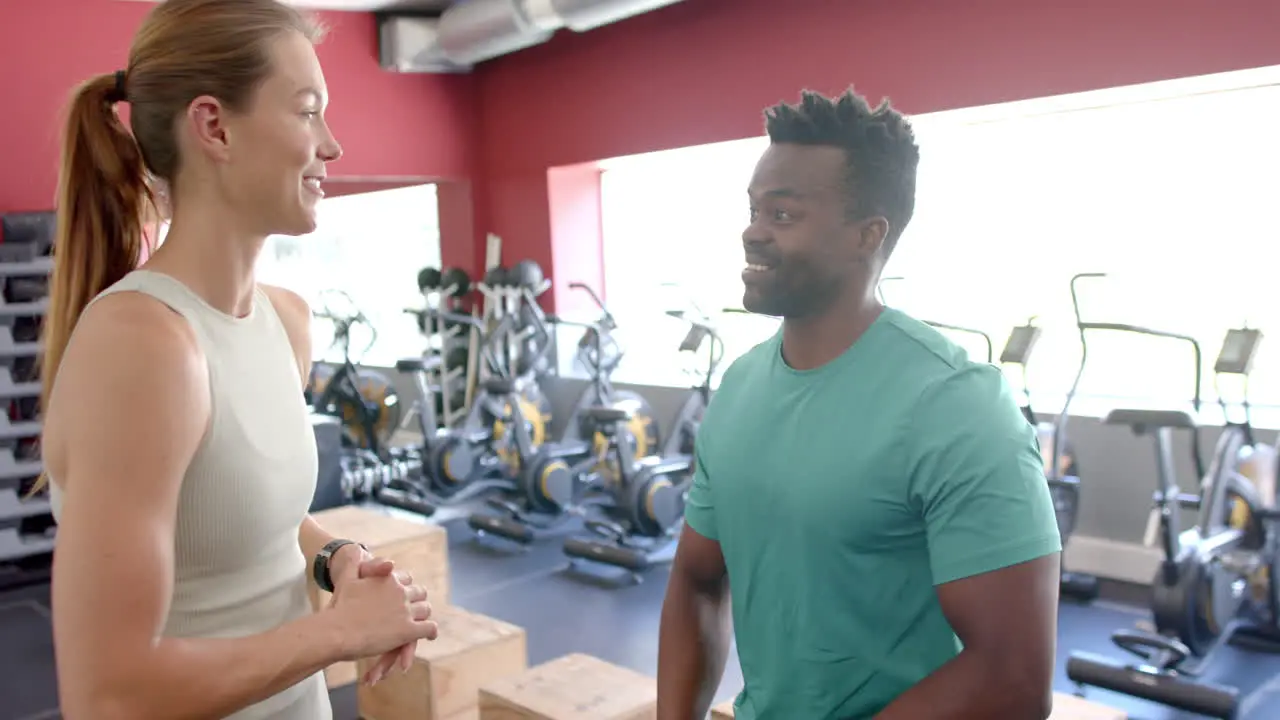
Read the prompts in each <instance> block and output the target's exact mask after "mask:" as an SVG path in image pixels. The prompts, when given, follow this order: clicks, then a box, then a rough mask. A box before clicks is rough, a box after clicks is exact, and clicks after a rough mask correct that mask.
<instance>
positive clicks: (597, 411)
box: [582, 405, 631, 424]
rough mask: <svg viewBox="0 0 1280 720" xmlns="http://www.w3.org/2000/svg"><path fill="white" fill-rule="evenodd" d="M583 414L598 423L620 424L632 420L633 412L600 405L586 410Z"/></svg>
mask: <svg viewBox="0 0 1280 720" xmlns="http://www.w3.org/2000/svg"><path fill="white" fill-rule="evenodd" d="M582 412H583V414H584V415H586V416H587V417H589V418H591V419H592V420H595V421H596V422H598V423H602V424H607V423H618V422H622V421H624V420H630V419H631V411H630V410H627V409H626V408H618V407H610V406H608V405H598V406H593V407H589V408H585V409H584V410H583V411H582Z"/></svg>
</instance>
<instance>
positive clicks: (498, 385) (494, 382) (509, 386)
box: [483, 378, 516, 395]
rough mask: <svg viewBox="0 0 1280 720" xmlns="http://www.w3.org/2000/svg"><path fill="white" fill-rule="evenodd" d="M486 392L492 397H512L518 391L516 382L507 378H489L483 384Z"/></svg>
mask: <svg viewBox="0 0 1280 720" xmlns="http://www.w3.org/2000/svg"><path fill="white" fill-rule="evenodd" d="M483 386H484V391H485V392H487V393H489V394H490V395H510V394H511V393H513V392H515V391H516V382H515V381H514V380H509V379H507V378H489V379H487V380H485V381H484V383H483Z"/></svg>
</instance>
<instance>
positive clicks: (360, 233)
mask: <svg viewBox="0 0 1280 720" xmlns="http://www.w3.org/2000/svg"><path fill="white" fill-rule="evenodd" d="M437 212H438V211H437V206H436V188H435V186H434V185H418V186H412V187H405V188H397V189H394V190H382V191H378V192H371V193H363V194H358V195H346V196H341V197H335V198H327V199H325V200H323V201H322V202H321V204H320V207H319V209H318V215H319V222H318V227H317V229H316V231H315V232H313V233H311V234H310V235H304V236H300V237H286V236H273V237H272V238H270V239H269V240H268V242H267V245H266V247H265V248H264V249H263V251H262V255H261V256H260V258H259V260H258V268H257V271H258V279H259V280H261V281H262V282H266V283H273V284H277V285H282V286H284V287H287V288H290V289H291V290H293V291H295V292H297V293H299V294H300V295H302V296H303V297H304V298H306V299H307V301H308V302H310V303H311V307H312V309H313V310H320V309H321V308H322V307H323V306H324V305H325V304H326V302H327V303H328V305H330V306H331V307H332V309H333V311H334V312H347V311H348V309H349V308H350V307H351V306H352V305H354V307H355V308H357V309H359V310H360V311H361V312H363V313H364V315H365V316H366V317H367V318H369V321H370V323H371V324H372V325H373V326H374V328H375V329H376V330H377V337H376V341H373V344H372V345H370V341H371V339H372V338H371V336H370V334H369V333H368V332H367V331H366V330H364V329H363V328H356V329H353V330H352V333H351V355H352V360H353V361H355V362H357V363H359V364H362V365H370V366H374V367H392V366H394V365H395V362H396V360H399V359H401V358H406V357H415V356H417V355H420V354H421V353H422V351H423V349H424V348H425V346H426V341H425V339H424V338H423V337H422V335H421V333H419V331H418V328H417V326H416V325H415V324H414V322H413V320H412V318H411V317H410V316H408V315H406V314H405V313H404V312H403V309H404V308H406V307H410V306H412V305H414V304H415V302H420V296H419V295H418V285H417V276H418V271H419V270H420V269H422V268H423V267H424V266H427V265H433V266H436V267H439V265H440V226H439V222H438V216H437ZM333 290H337V291H341V292H343V293H345V294H346V295H348V296H350V298H351V301H350V302H349V303H348V302H345V300H344V299H342V298H341V297H340V296H339V297H338V298H337V299H334V298H333V296H332V295H331V294H330V293H327V292H325V291H333ZM313 333H314V353H315V354H314V357H315V359H317V360H324V361H328V362H336V361H341V359H342V353H341V349H340V348H338V347H334V346H332V343H333V326H332V324H331V323H329V322H326V321H323V320H316V321H315V323H314V324H313ZM366 347H368V350H367V351H366V350H365V348H366Z"/></svg>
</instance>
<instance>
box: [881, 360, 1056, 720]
mask: <svg viewBox="0 0 1280 720" xmlns="http://www.w3.org/2000/svg"><path fill="white" fill-rule="evenodd" d="M914 418H915V419H914V422H913V425H912V427H911V428H910V431H909V438H910V440H908V443H909V446H910V448H909V450H908V452H907V453H906V457H907V462H908V467H907V473H908V476H909V478H910V482H911V495H912V499H913V502H915V503H917V504H918V506H919V508H920V511H921V513H922V515H923V517H924V520H925V525H926V529H927V533H928V539H929V557H930V563H931V565H932V569H933V575H934V584H935V586H936V588H937V593H938V600H939V604H940V605H941V608H942V612H943V614H944V615H945V616H946V618H947V620H948V622H950V624H951V627H952V629H953V630H954V631H955V633H956V636H957V637H959V638H960V641H961V642H962V643H963V645H964V649H963V650H961V652H960V654H959V655H958V656H957V657H956V658H954V659H953V660H952V661H951V662H948V663H946V664H945V665H943V666H942V667H941V668H939V669H938V670H937V671H936V672H934V673H933V674H931V675H930V676H929V677H927V678H925V679H924V680H923V681H922V682H920V683H919V684H917V685H916V686H914V687H912V688H911V689H909V690H908V691H906V692H905V693H903V694H902V695H901V696H900V697H898V698H897V699H896V700H895V701H894V702H893V703H891V704H890V705H889V706H888V707H886V708H885V709H884V710H883V711H882V712H881V713H880V714H879V715H877V716H876V717H877V720H905V719H907V718H918V717H925V716H927V717H930V718H936V719H937V720H978V718H993V717H999V718H1007V719H1008V720H1043V719H1044V718H1047V717H1048V716H1049V713H1050V710H1051V707H1052V703H1053V692H1052V683H1053V667H1054V656H1055V650H1056V643H1057V615H1058V583H1059V569H1058V568H1059V553H1060V551H1061V549H1062V544H1061V540H1060V538H1059V535H1058V525H1057V519H1056V516H1055V514H1054V509H1053V501H1052V498H1051V496H1050V494H1049V489H1048V485H1047V483H1046V481H1045V477H1044V467H1043V464H1042V461H1041V458H1040V453H1039V449H1038V447H1037V445H1036V440H1035V434H1034V431H1033V430H1032V428H1031V427H1030V426H1029V425H1028V424H1027V422H1026V420H1025V418H1023V417H1022V415H1021V413H1020V411H1019V410H1018V408H1017V404H1016V402H1015V401H1014V400H1013V396H1012V393H1011V392H1010V391H1009V388H1008V385H1007V383H1006V382H1005V381H1004V378H1003V376H1002V375H1001V373H1000V371H999V370H998V369H996V368H994V367H991V366H987V365H982V366H976V365H975V366H972V367H969V368H965V369H963V370H961V371H959V372H957V373H955V374H954V375H953V376H951V377H949V378H948V379H946V380H945V381H942V382H940V383H938V384H937V385H936V386H934V387H932V388H930V389H929V390H927V391H926V392H925V393H924V395H923V396H922V397H921V400H920V402H919V404H918V405H917V408H916V412H915V414H914Z"/></svg>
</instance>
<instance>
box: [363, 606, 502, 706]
mask: <svg viewBox="0 0 1280 720" xmlns="http://www.w3.org/2000/svg"><path fill="white" fill-rule="evenodd" d="M432 619H433V620H435V621H436V623H437V624H438V625H439V626H440V635H439V637H437V638H436V639H435V640H423V641H420V642H419V643H418V650H417V653H416V657H415V658H414V662H413V667H412V668H411V669H410V670H409V672H407V673H404V674H400V673H399V672H392V673H391V674H390V675H388V676H387V677H386V678H385V679H383V680H382V681H381V682H379V683H378V684H377V685H374V686H373V687H368V686H365V685H361V686H359V688H358V689H357V690H356V702H357V704H358V706H359V710H360V717H361V718H364V720H475V719H476V718H478V717H479V689H480V687H481V686H482V685H484V684H486V683H489V682H492V681H494V680H498V679H500V678H504V677H509V676H516V675H519V674H521V673H522V672H524V671H525V669H526V668H527V667H528V654H527V652H528V651H527V645H526V636H525V631H524V629H523V628H520V627H517V626H515V625H512V624H510V623H506V622H503V621H501V620H496V619H494V618H490V617H486V616H484V615H479V614H476V613H472V612H468V611H466V610H463V609H461V608H458V607H452V606H446V607H442V608H438V609H437V610H435V612H433V613H432ZM371 663H372V661H371V660H362V661H360V663H359V665H358V670H359V672H360V673H361V674H363V673H364V671H365V670H366V669H367V668H368V667H369V665H370V664H371Z"/></svg>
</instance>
